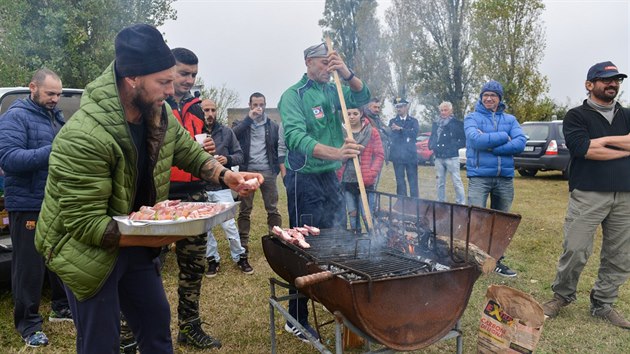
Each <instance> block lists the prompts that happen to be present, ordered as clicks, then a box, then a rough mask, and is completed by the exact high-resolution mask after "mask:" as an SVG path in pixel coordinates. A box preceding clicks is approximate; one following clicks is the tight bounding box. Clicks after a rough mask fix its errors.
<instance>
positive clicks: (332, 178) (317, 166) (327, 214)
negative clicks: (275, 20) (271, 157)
mask: <svg viewBox="0 0 630 354" xmlns="http://www.w3.org/2000/svg"><path fill="white" fill-rule="evenodd" d="M304 61H305V64H306V74H304V76H303V77H302V79H301V80H300V81H299V82H298V83H297V84H295V85H293V86H291V87H290V88H289V89H288V90H286V91H285V92H284V94H283V95H282V97H281V98H280V102H279V103H278V110H279V111H280V115H281V116H282V125H283V128H284V138H285V143H286V147H287V151H288V153H287V156H286V158H285V167H286V170H287V174H286V175H285V177H284V184H285V187H286V189H287V201H288V207H289V223H290V226H291V227H296V226H302V225H303V224H304V223H307V224H310V225H312V226H317V227H320V228H331V227H341V226H342V222H343V220H345V212H344V205H343V194H342V192H341V187H340V184H339V180H338V179H337V175H336V174H335V171H336V170H337V169H339V168H340V167H341V162H342V161H345V160H347V159H351V158H353V157H355V156H357V155H359V153H360V152H361V149H362V146H361V145H359V144H356V142H355V141H354V139H352V137H349V138H347V139H345V141H344V135H343V130H342V126H341V122H342V121H343V118H342V117H341V106H340V100H339V96H338V95H337V89H336V87H335V84H333V83H331V82H330V75H331V73H332V72H333V71H335V70H337V72H338V73H339V75H340V77H341V78H342V79H343V80H344V81H345V83H346V84H347V86H343V96H344V99H345V102H346V103H347V104H348V106H351V107H360V106H362V105H364V104H366V103H368V102H369V100H370V91H369V90H368V88H367V86H366V85H364V84H363V82H362V81H361V80H360V79H359V78H358V77H356V76H355V75H354V73H353V72H352V70H350V69H348V67H347V66H346V64H345V63H344V62H343V60H341V58H340V57H339V55H338V54H337V53H336V52H334V51H332V52H330V53H329V52H328V50H327V49H326V46H325V45H324V43H321V44H318V45H314V46H311V47H309V48H307V49H306V50H305V51H304ZM303 215H309V216H310V218H309V219H306V218H303V217H302V216H303ZM289 313H290V314H291V316H293V317H294V318H296V319H297V320H298V322H299V323H300V324H301V325H302V327H303V328H304V329H305V330H306V331H308V332H309V333H310V335H311V336H312V337H314V338H317V333H316V332H315V330H313V328H312V327H311V326H310V325H309V324H308V309H307V307H306V301H304V300H303V299H300V300H299V301H298V300H291V301H290V302H289ZM285 330H287V331H288V332H290V333H293V334H294V335H295V336H296V337H298V338H299V339H300V340H302V341H308V339H307V337H306V336H305V334H304V333H302V330H301V329H299V328H297V327H295V326H294V325H293V324H291V323H289V322H287V324H286V325H285Z"/></svg>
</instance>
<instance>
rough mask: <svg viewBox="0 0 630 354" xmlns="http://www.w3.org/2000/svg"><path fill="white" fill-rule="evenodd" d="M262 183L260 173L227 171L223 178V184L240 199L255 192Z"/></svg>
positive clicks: (263, 179) (262, 179)
mask: <svg viewBox="0 0 630 354" xmlns="http://www.w3.org/2000/svg"><path fill="white" fill-rule="evenodd" d="M247 181H249V182H247ZM264 181H265V178H264V177H263V176H262V175H261V174H260V173H253V172H233V171H227V172H226V173H225V175H224V176H223V182H225V184H226V185H227V186H228V187H230V189H231V190H233V191H235V192H237V193H238V195H240V196H241V197H245V196H247V195H249V194H251V193H253V192H255V191H256V190H257V189H258V187H260V185H261V184H263V182H264Z"/></svg>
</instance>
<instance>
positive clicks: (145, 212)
mask: <svg viewBox="0 0 630 354" xmlns="http://www.w3.org/2000/svg"><path fill="white" fill-rule="evenodd" d="M224 209H225V206H223V205H221V204H210V203H181V201H180V200H164V201H161V202H159V203H157V204H155V205H154V206H152V207H151V206H142V207H140V210H138V211H136V212H132V213H131V214H129V220H134V221H138V220H192V219H203V218H208V217H211V216H213V215H216V214H217V213H219V212H221V211H222V210H224Z"/></svg>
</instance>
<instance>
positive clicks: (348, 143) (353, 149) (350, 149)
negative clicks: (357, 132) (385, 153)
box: [339, 138, 364, 161]
mask: <svg viewBox="0 0 630 354" xmlns="http://www.w3.org/2000/svg"><path fill="white" fill-rule="evenodd" d="M363 148H364V146H363V145H361V144H357V143H356V141H354V139H352V138H346V139H345V141H344V143H343V146H342V147H341V148H340V149H339V151H340V154H341V161H346V160H348V159H352V158H354V157H355V156H359V154H360V153H361V151H363Z"/></svg>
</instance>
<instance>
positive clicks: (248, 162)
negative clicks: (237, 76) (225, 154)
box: [232, 92, 282, 253]
mask: <svg viewBox="0 0 630 354" xmlns="http://www.w3.org/2000/svg"><path fill="white" fill-rule="evenodd" d="M266 104H267V102H266V100H265V96H263V94H261V93H259V92H255V93H253V94H252V95H251V96H250V97H249V114H248V115H247V117H245V119H243V120H242V121H240V122H238V121H237V122H234V125H233V127H232V130H233V131H234V134H236V138H237V139H238V141H239V143H240V144H241V148H242V149H243V157H244V159H243V163H242V164H241V165H240V170H241V171H249V172H258V173H260V174H262V175H263V177H265V183H263V184H262V185H261V186H260V191H261V192H262V198H263V203H264V204H265V210H266V211H267V227H268V228H269V233H270V234H271V229H272V228H273V227H274V226H282V217H281V216H280V212H279V211H278V187H277V184H276V179H277V176H278V172H280V169H279V167H278V124H276V122H274V121H272V120H271V119H269V117H268V116H267V113H265V106H266ZM253 208H254V193H252V194H251V195H250V196H249V197H246V198H241V205H240V212H239V214H238V232H239V234H240V236H241V244H242V245H243V247H245V250H246V251H247V253H249V231H250V223H251V214H252V209H253Z"/></svg>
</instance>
